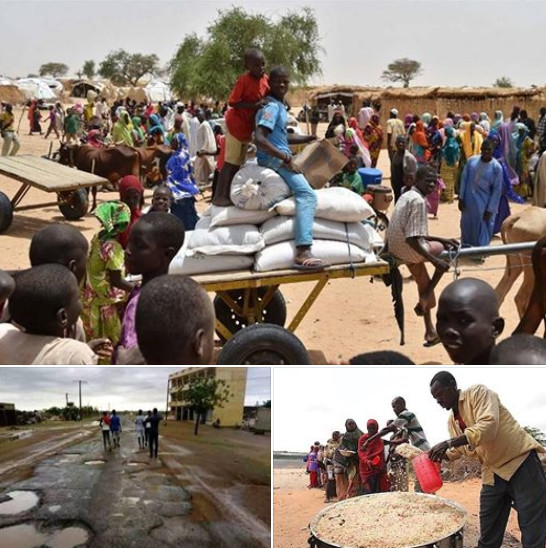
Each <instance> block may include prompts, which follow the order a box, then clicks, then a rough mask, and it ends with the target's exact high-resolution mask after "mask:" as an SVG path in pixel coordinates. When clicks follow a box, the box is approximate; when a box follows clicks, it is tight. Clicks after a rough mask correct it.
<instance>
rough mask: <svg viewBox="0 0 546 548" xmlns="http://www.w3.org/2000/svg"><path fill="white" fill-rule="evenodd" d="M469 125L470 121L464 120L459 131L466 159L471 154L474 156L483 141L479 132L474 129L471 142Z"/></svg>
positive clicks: (479, 149)
mask: <svg viewBox="0 0 546 548" xmlns="http://www.w3.org/2000/svg"><path fill="white" fill-rule="evenodd" d="M470 125H471V124H470V122H465V123H464V125H463V127H462V129H463V131H462V133H461V140H462V143H463V150H464V154H465V157H466V159H467V160H468V158H470V157H471V156H476V154H479V153H480V151H481V148H482V143H483V137H482V135H481V133H478V132H477V131H474V144H472V133H471V131H470Z"/></svg>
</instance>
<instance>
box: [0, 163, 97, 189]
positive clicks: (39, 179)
mask: <svg viewBox="0 0 546 548" xmlns="http://www.w3.org/2000/svg"><path fill="white" fill-rule="evenodd" d="M0 173H3V174H4V175H7V176H8V177H11V178H13V179H16V180H19V181H22V182H24V183H28V184H29V185H31V186H33V187H36V188H39V189H41V190H43V191H45V192H62V191H67V190H75V189H78V188H85V187H88V186H94V185H97V184H103V183H106V182H107V180H106V179H104V178H103V177H99V176H97V175H93V174H91V173H87V172H85V171H79V170H77V169H74V168H70V167H67V166H63V165H60V164H57V163H55V162H52V161H51V160H47V159H45V158H40V157H37V156H29V155H25V156H11V157H10V156H8V157H3V158H0Z"/></svg>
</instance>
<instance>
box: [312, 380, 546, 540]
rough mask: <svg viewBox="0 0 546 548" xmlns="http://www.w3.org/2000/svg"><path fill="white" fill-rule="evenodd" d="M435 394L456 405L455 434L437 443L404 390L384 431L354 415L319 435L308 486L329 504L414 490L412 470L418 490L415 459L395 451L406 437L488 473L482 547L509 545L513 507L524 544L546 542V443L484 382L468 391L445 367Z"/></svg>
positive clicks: (437, 457)
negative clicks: (325, 436)
mask: <svg viewBox="0 0 546 548" xmlns="http://www.w3.org/2000/svg"><path fill="white" fill-rule="evenodd" d="M430 393H431V396H432V398H433V399H434V400H435V401H436V403H437V404H438V405H439V406H440V407H442V408H443V409H445V410H447V411H449V418H448V431H449V439H447V440H445V441H442V442H440V443H437V444H436V445H434V446H431V445H430V443H429V442H428V440H427V437H426V434H425V430H424V429H423V427H422V425H421V423H420V422H419V420H418V418H417V416H416V414H415V413H414V412H412V411H410V410H408V408H407V406H406V401H405V399H404V398H403V397H401V396H397V397H395V398H394V399H393V400H392V403H391V407H392V410H393V413H394V418H393V419H392V420H389V421H388V422H387V424H386V426H385V427H384V428H382V429H381V430H379V426H378V423H377V421H376V420H374V419H369V420H368V421H367V423H366V431H365V432H363V431H361V430H360V429H359V428H358V426H357V423H356V421H355V420H353V419H347V420H346V421H345V432H344V433H343V434H342V433H341V432H340V431H335V432H333V433H332V437H331V438H330V439H329V440H328V441H327V443H326V444H324V445H321V444H320V442H318V441H317V442H315V443H314V444H313V445H312V446H311V448H310V452H309V453H308V454H307V456H306V457H305V458H304V461H305V462H306V471H307V473H308V474H309V480H310V481H309V488H311V489H314V488H317V489H320V488H324V490H325V500H324V502H326V503H329V502H334V501H343V500H347V499H349V498H352V497H355V496H367V495H373V494H376V493H384V492H389V491H408V490H409V488H410V482H409V481H408V480H409V478H411V477H412V476H413V481H412V483H413V489H414V490H415V492H421V486H420V484H419V481H418V478H417V476H416V475H415V474H414V473H412V472H411V471H410V470H409V461H408V459H407V458H405V457H403V456H402V455H400V454H397V452H396V448H397V447H399V446H400V445H401V444H404V443H409V444H411V445H412V446H413V447H415V448H417V449H420V450H421V451H423V452H425V453H428V456H429V458H430V459H431V460H433V461H436V462H439V463H441V462H442V461H447V462H452V461H455V460H457V459H459V458H461V457H466V458H470V459H475V460H478V461H479V462H480V464H481V476H482V490H481V495H480V540H479V546H491V547H496V548H500V547H501V546H502V544H503V539H504V533H505V531H506V525H507V522H508V517H509V514H510V510H511V508H512V507H513V508H515V510H516V512H517V514H518V523H519V527H520V530H521V542H522V545H523V546H529V547H531V546H533V547H535V546H536V547H537V548H538V547H539V546H544V543H545V542H546V478H545V475H544V470H543V468H542V463H541V462H540V459H539V454H541V453H544V452H545V449H544V447H543V446H542V445H541V444H540V442H539V441H537V440H535V439H534V438H533V437H532V436H531V435H530V434H529V433H527V432H526V430H525V429H524V428H522V427H521V426H520V425H519V424H518V422H517V421H516V419H515V418H514V417H513V416H512V414H511V413H510V411H509V410H508V409H507V408H506V407H505V406H504V405H503V403H502V402H501V400H500V398H499V396H498V394H497V393H495V392H494V391H493V390H491V389H490V388H488V387H486V386H484V385H481V384H480V385H474V386H470V387H469V388H467V389H465V390H463V389H460V388H459V387H458V385H457V381H456V379H455V377H454V376H453V375H452V374H451V373H450V372H448V371H441V372H439V373H437V374H436V375H434V376H433V377H432V379H431V381H430ZM389 435H390V437H389V439H383V438H385V436H389Z"/></svg>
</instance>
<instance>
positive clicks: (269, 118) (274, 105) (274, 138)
mask: <svg viewBox="0 0 546 548" xmlns="http://www.w3.org/2000/svg"><path fill="white" fill-rule="evenodd" d="M267 101H268V103H267V104H266V105H265V106H264V107H262V108H261V109H260V110H259V111H258V112H257V113H256V126H261V127H265V128H267V129H269V130H270V133H269V134H268V135H267V140H268V141H269V142H270V143H271V144H272V145H273V146H274V147H275V148H277V149H279V150H282V151H283V152H290V148H289V146H288V137H287V131H286V122H287V120H288V113H287V111H286V107H285V106H284V103H281V102H280V101H278V100H277V99H275V98H274V97H272V96H271V95H268V96H267ZM257 157H258V163H259V162H261V161H264V160H265V161H267V160H271V159H275V160H277V158H274V157H273V156H271V155H270V154H267V152H264V151H262V150H259V149H258V154H257Z"/></svg>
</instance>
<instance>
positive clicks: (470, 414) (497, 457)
mask: <svg viewBox="0 0 546 548" xmlns="http://www.w3.org/2000/svg"><path fill="white" fill-rule="evenodd" d="M459 415H460V416H461V418H462V419H463V421H464V423H465V425H466V429H465V431H464V432H463V431H462V430H461V429H460V427H459V425H458V424H457V422H456V421H455V417H454V414H453V411H451V413H450V414H449V419H448V429H449V434H450V436H451V437H452V438H455V437H458V436H461V435H462V434H463V433H464V434H465V436H466V438H467V439H468V442H469V445H464V446H461V447H455V448H453V449H449V450H448V451H447V453H446V456H447V458H448V459H449V460H456V459H458V458H460V457H461V456H463V455H465V456H467V457H471V458H476V459H478V460H479V461H480V462H481V464H482V482H483V483H484V484H485V485H494V484H495V479H494V476H493V475H494V474H497V476H499V477H501V478H502V479H504V480H506V481H509V480H510V478H511V477H512V476H513V475H514V474H515V472H516V470H517V469H518V468H519V467H520V465H521V464H522V463H523V461H524V460H525V459H526V458H527V456H528V455H529V453H530V452H531V451H533V450H535V451H537V452H538V453H544V452H545V449H544V448H543V447H542V445H540V443H539V442H538V441H536V440H535V439H533V437H532V436H530V435H529V434H528V433H527V432H526V431H525V430H524V429H523V428H522V427H521V426H520V425H519V423H518V422H517V421H516V420H515V419H514V417H512V415H511V414H510V412H509V411H508V409H506V407H504V405H502V403H501V402H500V400H499V396H498V394H496V393H495V392H493V391H492V390H489V388H487V387H486V386H484V385H482V384H477V385H475V386H471V387H470V388H468V389H467V390H460V391H459Z"/></svg>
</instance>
